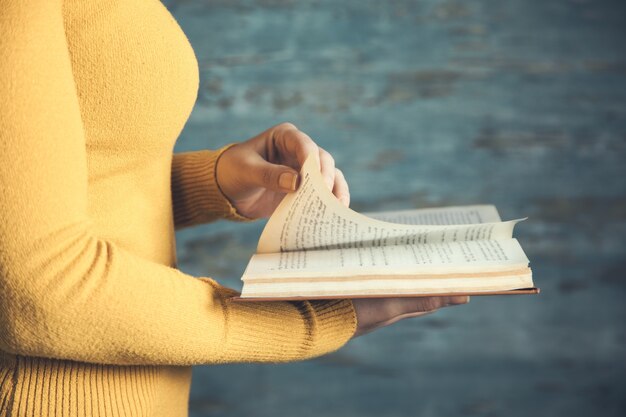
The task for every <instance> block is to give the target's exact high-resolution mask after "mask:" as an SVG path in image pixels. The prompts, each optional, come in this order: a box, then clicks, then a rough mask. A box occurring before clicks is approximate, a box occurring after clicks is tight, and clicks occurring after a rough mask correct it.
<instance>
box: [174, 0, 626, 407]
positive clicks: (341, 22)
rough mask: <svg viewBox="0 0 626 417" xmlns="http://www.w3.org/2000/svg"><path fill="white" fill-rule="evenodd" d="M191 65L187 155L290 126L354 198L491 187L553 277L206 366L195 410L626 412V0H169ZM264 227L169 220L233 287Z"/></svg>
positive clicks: (468, 197)
mask: <svg viewBox="0 0 626 417" xmlns="http://www.w3.org/2000/svg"><path fill="white" fill-rule="evenodd" d="M165 4H166V6H167V7H168V8H169V9H170V11H171V12H172V13H173V15H174V16H175V17H176V19H177V20H178V22H179V24H180V25H181V27H182V28H183V30H184V31H185V33H186V34H187V36H188V37H189V39H190V41H191V43H192V45H193V47H194V49H195V52H196V55H197V58H198V62H199V65H200V74H201V85H200V91H199V97H198V101H197V104H196V107H195V109H194V112H193V114H192V115H191V118H190V120H189V122H188V124H187V126H186V128H185V130H184V131H183V134H182V137H181V138H180V139H179V141H178V144H177V151H186V150H195V149H202V148H207V147H208V148H217V147H219V146H221V145H224V144H226V143H229V142H232V141H241V140H245V139H247V138H249V137H252V136H254V135H256V134H257V133H259V132H261V131H263V130H265V129H266V128H268V127H270V126H272V125H274V124H277V123H280V122H283V121H290V122H293V123H294V124H296V125H297V126H298V127H299V128H300V129H301V130H303V131H305V132H307V133H308V134H309V135H310V136H312V137H313V138H314V139H315V140H316V141H317V142H318V143H319V144H320V145H321V146H323V147H324V148H326V149H327V150H329V151H330V152H331V153H332V154H333V155H334V157H335V159H336V162H337V166H338V167H340V168H341V169H342V170H343V171H344V173H345V175H346V177H347V179H348V182H349V184H350V186H351V194H352V208H354V209H355V210H357V211H377V210H393V209H408V208H417V207H434V206H443V205H465V204H480V203H491V204H495V205H496V206H497V207H498V208H499V210H500V214H501V216H502V217H503V219H512V218H517V217H524V216H529V219H528V220H527V221H525V222H523V223H522V224H520V225H518V227H517V230H516V236H517V237H518V238H519V240H520V241H521V243H522V246H523V247H524V248H525V250H526V252H527V254H528V256H529V258H530V259H531V266H532V268H533V271H534V279H535V283H536V285H537V286H539V287H541V289H542V293H541V294H540V295H538V296H517V297H482V298H480V297H474V298H473V299H472V301H471V303H470V304H469V305H467V306H460V307H454V308H450V309H446V310H443V311H440V312H438V313H436V314H434V315H431V316H427V317H424V318H419V319H413V320H407V321H403V322H401V323H399V324H397V325H394V326H392V327H389V328H386V329H383V330H381V331H378V332H376V333H374V334H371V335H368V336H365V337H362V338H359V339H356V340H354V341H351V342H350V343H349V344H348V345H346V346H345V347H344V348H343V349H341V350H340V351H338V352H337V353H334V354H331V355H328V356H325V357H322V358H319V359H315V360H310V361H306V362H301V363H293V364H283V365H257V364H238V365H225V366H211V367H197V368H195V371H194V385H193V391H192V396H191V403H190V412H191V416H192V417H201V416H246V415H253V416H261V417H263V416H276V415H279V416H289V415H296V414H297V415H299V416H300V417H306V416H342V417H349V416H377V417H380V416H529V415H533V416H563V415H567V416H596V415H601V416H624V415H626V314H625V313H626V302H625V299H626V277H625V276H624V275H625V271H626V179H625V177H626V100H625V99H626V53H625V51H626V48H625V41H626V36H625V35H626V5H625V4H624V3H623V2H620V1H604V0H602V1H600V0H594V1H584V0H577V1H565V0H550V1H532V2H531V1H523V0H517V1H516V0H490V1H473V2H469V1H462V0H455V1H433V0H420V1H409V0H394V1H378V0H342V1H333V0H318V1H295V0H293V1H290V0H255V1H254V0H219V1H218V0H215V1H208V0H187V1H182V0H179V1H175V0H167V1H165ZM263 226H264V223H263V222H256V223H251V224H237V223H229V222H218V223H214V224H210V225H206V226H202V227H197V228H193V229H189V230H183V231H181V232H179V233H178V235H177V238H178V243H177V245H178V255H179V261H180V268H181V269H183V270H184V271H186V272H189V273H192V274H194V275H197V276H207V275H209V276H212V277H214V278H216V279H217V280H218V281H220V282H221V283H222V284H224V285H227V286H230V287H234V288H238V289H239V288H240V287H241V283H240V281H239V278H240V276H241V274H242V272H243V270H244V268H245V266H246V263H247V261H248V259H249V258H250V256H251V255H252V254H253V253H254V250H255V246H256V242H257V239H258V237H259V235H260V233H261V230H262V228H263Z"/></svg>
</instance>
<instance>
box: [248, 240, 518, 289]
mask: <svg viewBox="0 0 626 417" xmlns="http://www.w3.org/2000/svg"><path fill="white" fill-rule="evenodd" d="M527 267H528V258H527V257H526V255H525V254H524V251H523V250H522V248H521V246H520V245H519V243H518V241H517V239H504V240H476V241H457V242H445V243H436V244H424V245H395V246H379V247H374V246H368V247H358V248H348V249H331V250H317V251H296V252H280V253H270V254H257V255H254V256H253V257H252V259H251V260H250V262H249V264H248V267H247V268H246V271H245V273H244V276H243V277H242V280H243V281H246V282H247V281H255V280H256V281H258V280H267V281H270V282H274V281H280V280H284V279H291V278H301V279H303V278H310V279H321V278H341V277H355V276H361V277H364V276H391V277H393V276H396V275H406V274H413V275H425V274H455V273H456V274H459V273H461V274H467V273H472V272H480V273H481V274H485V273H488V272H493V271H511V270H521V269H527Z"/></svg>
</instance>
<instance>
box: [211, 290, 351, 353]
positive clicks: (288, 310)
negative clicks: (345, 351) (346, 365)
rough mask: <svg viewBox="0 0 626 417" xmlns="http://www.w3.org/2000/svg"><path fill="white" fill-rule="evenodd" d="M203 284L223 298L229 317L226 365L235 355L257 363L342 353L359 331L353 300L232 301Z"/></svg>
mask: <svg viewBox="0 0 626 417" xmlns="http://www.w3.org/2000/svg"><path fill="white" fill-rule="evenodd" d="M203 280H204V281H206V282H210V283H211V285H213V286H214V287H215V288H216V289H217V290H218V292H219V293H220V294H221V296H222V302H223V304H224V308H225V311H226V314H227V322H228V326H227V329H226V332H227V334H226V344H227V345H226V347H225V351H226V352H227V355H228V357H226V358H224V360H225V361H229V360H230V359H231V358H230V357H231V356H233V357H246V358H248V359H249V361H253V362H257V361H258V362H285V361H293V360H301V359H308V358H313V357H316V356H320V355H323V354H326V353H329V352H332V351H335V350H337V349H339V348H340V347H342V346H343V345H344V344H346V343H347V342H348V341H349V340H350V339H351V338H352V336H353V335H354V332H355V331H356V325H357V322H356V312H355V310H354V306H353V304H352V301H351V300H349V299H342V300H315V301H313V300H312V301H280V302H279V301H276V302H237V301H233V300H232V299H231V297H232V296H235V295H238V293H237V292H236V291H233V290H231V289H228V288H225V287H221V286H219V284H217V283H216V282H215V281H214V280H212V279H203Z"/></svg>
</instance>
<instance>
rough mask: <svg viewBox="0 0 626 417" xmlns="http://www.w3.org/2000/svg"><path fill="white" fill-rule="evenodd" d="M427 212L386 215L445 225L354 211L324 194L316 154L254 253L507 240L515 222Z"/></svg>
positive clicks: (483, 213)
mask: <svg viewBox="0 0 626 417" xmlns="http://www.w3.org/2000/svg"><path fill="white" fill-rule="evenodd" d="M474 207H477V206H474ZM429 210H431V212H430V213H426V212H423V213H422V215H421V216H420V215H418V216H417V217H416V216H407V215H406V213H405V214H403V215H400V216H398V215H392V216H391V217H390V218H392V219H394V220H395V219H397V218H398V217H401V218H403V219H405V220H407V219H408V222H409V223H412V222H415V221H417V220H416V219H419V218H420V217H421V218H424V217H426V218H428V217H429V216H430V218H431V219H432V218H436V219H437V220H438V221H447V222H448V223H449V224H447V225H433V224H401V223H390V222H387V221H382V220H378V219H375V218H370V217H367V216H364V215H362V214H359V213H357V212H355V211H354V210H352V209H350V208H348V207H345V206H344V205H343V204H342V203H341V202H340V201H339V200H338V199H337V198H336V197H335V196H334V195H333V194H332V193H331V192H330V190H329V189H328V188H327V186H326V184H325V182H324V179H323V177H322V174H321V172H320V167H319V160H318V157H317V156H316V155H312V156H310V157H309V158H307V160H306V161H305V163H304V165H303V167H302V170H301V184H300V186H299V188H298V190H297V191H296V192H294V193H290V194H287V195H286V196H285V197H284V199H283V201H282V202H281V203H280V204H279V206H278V207H277V208H276V210H275V212H274V213H273V214H272V217H271V218H270V219H269V221H268V223H267V225H266V226H265V229H264V230H263V233H262V234H261V238H260V240H259V244H258V247H257V253H276V252H288V251H299V250H320V249H324V250H329V249H333V248H342V249H348V248H358V247H366V246H389V245H409V244H426V243H443V242H455V241H472V240H495V239H510V238H511V237H512V234H513V227H514V226H515V224H516V223H517V222H518V221H519V220H513V221H509V222H499V221H491V222H486V223H476V224H455V223H456V221H455V219H457V220H458V219H471V218H476V220H495V219H496V218H497V219H499V216H497V212H495V208H493V209H484V208H483V209H478V210H477V209H474V210H473V213H472V212H471V210H469V211H468V210H467V209H463V208H453V209H451V210H450V211H449V212H446V213H443V212H442V214H440V215H439V216H436V215H433V212H432V209H429ZM464 210H465V211H464ZM494 212H495V213H494ZM496 216H497V217H496ZM388 218H389V216H388Z"/></svg>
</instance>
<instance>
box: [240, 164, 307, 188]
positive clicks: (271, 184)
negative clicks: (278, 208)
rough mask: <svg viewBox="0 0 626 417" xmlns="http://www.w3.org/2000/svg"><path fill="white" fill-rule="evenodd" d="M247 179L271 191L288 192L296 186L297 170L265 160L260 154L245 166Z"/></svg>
mask: <svg viewBox="0 0 626 417" xmlns="http://www.w3.org/2000/svg"><path fill="white" fill-rule="evenodd" d="M246 176H247V178H248V180H249V181H250V182H251V183H252V184H254V185H257V186H260V187H263V188H267V189H269V190H272V191H278V192H282V193H289V192H292V191H295V190H296V189H297V187H298V172H297V171H296V170H294V169H293V168H290V167H288V166H285V165H277V164H272V163H270V162H267V161H266V160H265V159H263V158H262V157H261V156H260V155H259V156H258V157H257V158H253V159H251V160H250V162H249V164H248V166H247V167H246Z"/></svg>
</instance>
